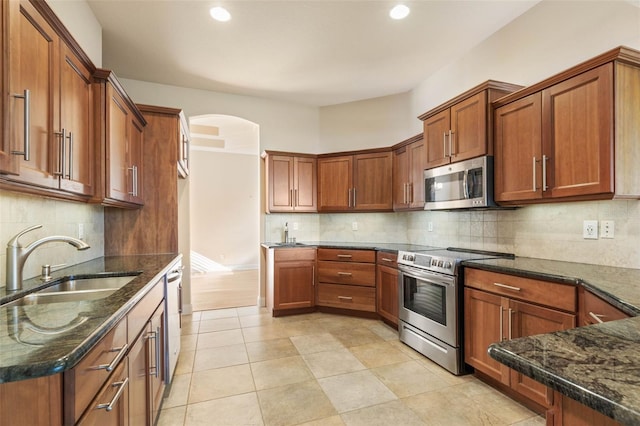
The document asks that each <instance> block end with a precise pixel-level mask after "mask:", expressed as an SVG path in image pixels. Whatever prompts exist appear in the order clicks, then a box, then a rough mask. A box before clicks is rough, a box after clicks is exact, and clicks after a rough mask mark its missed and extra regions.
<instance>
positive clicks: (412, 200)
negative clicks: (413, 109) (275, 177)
mask: <svg viewBox="0 0 640 426" xmlns="http://www.w3.org/2000/svg"><path fill="white" fill-rule="evenodd" d="M398 145H399V146H398ZM398 145H395V146H394V147H393V210H394V211H400V210H422V209H423V208H424V169H425V168H426V160H427V155H426V152H425V145H424V139H423V137H422V134H420V135H416V136H414V137H412V138H410V139H407V140H406V141H403V142H401V143H400V144H398Z"/></svg>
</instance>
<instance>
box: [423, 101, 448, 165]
mask: <svg viewBox="0 0 640 426" xmlns="http://www.w3.org/2000/svg"><path fill="white" fill-rule="evenodd" d="M450 123H451V120H450V111H449V110H448V109H447V110H445V111H442V112H440V113H438V114H436V115H434V116H432V117H429V118H427V119H426V120H425V121H424V143H425V145H426V151H427V159H426V161H427V164H426V167H425V168H427V169H431V168H433V167H438V166H442V165H444V164H448V163H449V161H450V159H449V157H448V153H449V130H451V126H450Z"/></svg>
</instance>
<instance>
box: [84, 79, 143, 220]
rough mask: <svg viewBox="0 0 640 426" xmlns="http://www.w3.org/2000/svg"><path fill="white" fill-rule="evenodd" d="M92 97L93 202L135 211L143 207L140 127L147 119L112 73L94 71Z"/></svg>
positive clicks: (141, 135)
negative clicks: (95, 148)
mask: <svg viewBox="0 0 640 426" xmlns="http://www.w3.org/2000/svg"><path fill="white" fill-rule="evenodd" d="M94 81H95V83H94V85H93V86H94V96H95V99H96V100H97V106H96V108H95V109H96V122H97V123H101V126H100V128H99V129H98V131H97V134H96V139H97V140H98V141H99V143H98V154H97V155H96V162H97V164H98V165H99V167H98V171H97V177H96V180H97V181H98V182H100V184H101V185H100V186H101V188H100V190H99V191H97V193H98V196H97V197H96V199H95V201H97V202H100V203H102V204H103V205H105V206H114V207H127V208H137V207H139V206H141V205H143V204H144V193H143V191H144V182H143V180H144V170H143V145H142V144H143V128H144V126H145V125H146V124H147V123H146V120H145V119H144V117H143V116H142V114H141V113H140V111H139V110H138V108H137V107H136V105H135V104H134V103H133V102H132V101H131V99H130V98H129V97H128V96H127V94H126V92H125V91H124V89H123V88H122V86H121V85H120V83H119V82H118V80H117V78H116V76H115V74H114V73H113V72H111V71H109V70H101V69H99V70H96V73H95V75H94Z"/></svg>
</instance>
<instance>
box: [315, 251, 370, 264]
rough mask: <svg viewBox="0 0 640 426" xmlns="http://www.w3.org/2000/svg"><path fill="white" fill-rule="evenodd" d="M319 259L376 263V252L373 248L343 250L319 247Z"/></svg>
mask: <svg viewBox="0 0 640 426" xmlns="http://www.w3.org/2000/svg"><path fill="white" fill-rule="evenodd" d="M318 260H334V261H339V262H363V263H375V261H376V252H375V251H373V250H342V249H327V248H319V249H318Z"/></svg>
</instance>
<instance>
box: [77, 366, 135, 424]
mask: <svg viewBox="0 0 640 426" xmlns="http://www.w3.org/2000/svg"><path fill="white" fill-rule="evenodd" d="M128 410H129V372H128V369H127V359H125V360H124V361H123V362H121V363H120V364H119V365H118V367H117V368H116V369H115V370H114V372H113V374H112V376H111V379H109V380H108V381H107V383H105V384H104V386H103V387H102V389H100V392H99V393H98V396H96V398H95V400H94V401H93V402H92V403H91V404H90V408H89V409H88V410H87V412H86V414H85V415H84V416H83V417H82V418H81V419H80V421H79V422H78V423H77V424H78V426H126V425H128V424H129V421H128V418H127V413H128Z"/></svg>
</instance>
